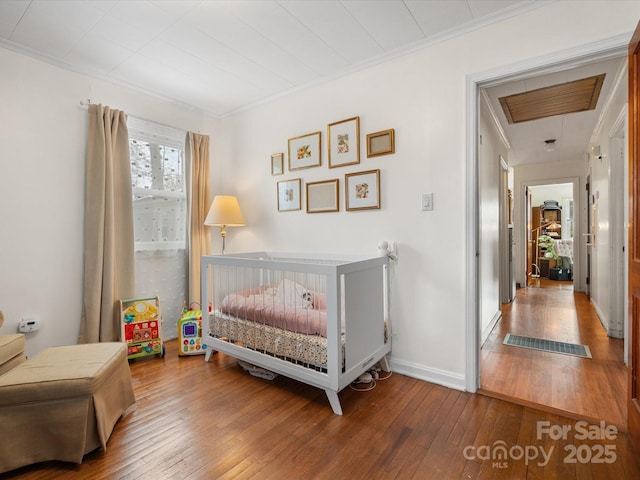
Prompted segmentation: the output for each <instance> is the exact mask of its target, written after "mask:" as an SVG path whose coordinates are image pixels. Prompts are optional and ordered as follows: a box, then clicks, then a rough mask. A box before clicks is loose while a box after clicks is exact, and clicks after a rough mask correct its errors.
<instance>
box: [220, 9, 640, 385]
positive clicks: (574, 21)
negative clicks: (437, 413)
mask: <svg viewBox="0 0 640 480" xmlns="http://www.w3.org/2000/svg"><path fill="white" fill-rule="evenodd" d="M577 6H579V7H580V8H576V7H577ZM639 17H640V3H636V2H616V5H615V6H612V2H579V5H578V4H577V3H576V2H553V3H551V4H547V5H545V6H543V7H541V8H539V9H537V10H534V11H532V12H529V13H527V14H524V15H522V16H520V17H517V18H512V19H509V20H506V21H503V22H501V23H499V24H495V25H493V26H491V27H490V28H486V29H482V30H478V31H475V32H472V33H469V34H467V35H464V36H461V37H458V38H455V39H451V40H449V41H445V42H442V43H439V44H436V45H433V46H430V47H428V48H424V49H422V50H418V51H416V52H414V53H411V54H408V55H406V56H404V57H401V58H397V59H394V60H390V61H388V62H386V63H385V64H382V65H378V66H374V67H371V68H369V69H367V70H363V71H360V72H358V73H353V74H351V75H348V76H345V77H343V78H340V79H336V80H335V81H333V82H330V83H326V84H322V85H318V86H315V87H313V88H309V89H307V90H304V91H300V92H296V93H293V94H291V95H289V96H286V97H283V98H281V99H278V100H276V101H272V102H269V103H265V104H263V105H261V106H258V107H256V108H254V109H252V110H250V111H247V112H244V113H240V114H237V115H235V116H234V117H232V118H229V119H226V120H225V122H224V123H225V125H224V128H225V132H224V134H222V135H221V143H219V144H218V145H217V147H214V148H217V152H216V153H217V155H216V156H217V158H219V159H221V160H222V162H221V163H220V164H219V165H218V170H217V171H216V172H215V173H214V184H215V187H216V188H217V189H219V190H220V191H226V192H231V193H236V194H238V195H239V198H240V201H241V204H242V206H243V209H244V211H245V214H246V220H247V227H245V228H243V229H236V230H233V231H232V232H231V233H230V236H229V237H228V240H229V242H228V248H229V249H230V250H235V251H241V250H253V249H259V248H264V249H275V250H286V251H296V250H298V251H322V252H344V253H355V252H363V251H369V252H371V253H372V254H375V251H376V244H377V243H378V241H379V240H382V239H386V240H388V241H395V242H397V244H398V246H399V259H398V261H397V263H396V264H395V265H394V267H393V274H392V282H393V285H392V294H391V302H392V305H391V308H392V321H393V332H394V335H393V353H392V355H393V358H392V365H393V367H394V368H395V369H396V370H397V371H399V372H404V373H408V374H411V375H415V376H416V377H419V378H425V379H428V380H432V381H437V382H440V383H444V384H448V385H454V386H457V387H460V388H464V385H465V382H464V375H465V361H466V355H467V353H466V351H465V322H466V312H467V310H466V305H465V298H466V294H467V291H466V288H467V279H466V274H465V267H466V264H467V262H470V261H473V259H468V258H466V254H465V252H466V235H467V232H468V226H467V225H466V224H465V218H466V217H465V215H466V202H467V191H466V175H467V167H466V166H467V159H466V145H467V142H468V141H474V139H468V138H467V132H466V81H467V78H468V76H469V75H473V74H474V73H477V72H484V71H488V70H492V69H498V68H500V67H502V66H505V65H510V64H515V63H519V62H522V61H523V60H525V59H534V58H539V57H540V56H543V55H550V54H552V53H554V52H557V51H559V50H563V49H571V48H577V47H578V46H581V45H585V44H587V43H591V42H595V41H598V40H602V39H605V38H612V37H615V36H616V35H619V34H622V33H624V34H629V35H630V33H631V32H632V31H633V29H634V27H635V24H636V21H637V19H638V18H639ZM596 24H597V25H598V28H585V26H586V25H596ZM355 115H359V116H360V121H361V140H363V139H364V138H365V135H366V134H367V133H370V132H375V131H378V130H382V129H387V128H395V132H396V153H395V155H392V156H384V157H378V158H371V159H367V158H365V156H364V155H363V156H362V160H361V163H360V164H359V165H357V166H349V167H342V168H337V169H328V168H327V166H326V165H327V161H326V143H323V149H324V151H325V153H323V156H324V158H323V164H322V166H321V167H318V168H311V169H307V170H302V171H296V172H290V173H289V172H287V174H285V175H284V176H282V177H280V178H283V179H289V178H298V177H300V178H302V179H303V181H304V182H308V181H315V180H321V179H330V178H339V179H340V181H341V183H342V182H343V179H344V174H345V173H347V172H353V171H358V170H368V169H373V168H379V169H380V170H381V175H382V179H381V190H382V208H381V209H380V210H374V211H364V212H345V211H344V199H342V200H341V202H342V207H341V211H340V212H339V213H331V214H314V215H307V214H305V213H304V212H303V211H300V212H286V213H278V212H277V211H276V196H275V192H276V182H277V180H278V178H277V177H271V176H270V175H269V158H270V155H271V154H272V153H275V152H286V148H287V139H288V138H292V137H295V136H298V135H302V134H306V133H309V132H315V131H318V130H321V131H322V132H323V134H322V135H323V136H322V138H323V142H325V133H326V126H327V124H329V123H332V122H335V121H338V120H342V119H345V118H350V117H353V116H355ZM576 168H579V170H580V172H581V173H582V172H583V171H584V165H579V166H575V165H573V166H571V167H569V168H568V171H570V173H567V175H569V176H571V177H574V176H576V175H578V174H577V173H575V170H576ZM341 188H343V187H342V185H341ZM429 192H432V193H433V194H434V210H433V211H431V212H422V211H420V208H419V207H420V195H421V193H429ZM515 195H516V199H517V195H518V192H517V191H516V192H515ZM516 207H517V204H516ZM520 241H522V240H520ZM218 248H219V247H218ZM521 268H522V267H521Z"/></svg>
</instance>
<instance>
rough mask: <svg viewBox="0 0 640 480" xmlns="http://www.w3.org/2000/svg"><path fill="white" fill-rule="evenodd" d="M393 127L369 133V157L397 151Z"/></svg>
mask: <svg viewBox="0 0 640 480" xmlns="http://www.w3.org/2000/svg"><path fill="white" fill-rule="evenodd" d="M394 136H395V135H394V131H393V128H390V129H389V130H383V131H381V132H375V133H369V134H368V135H367V157H377V156H379V155H389V154H390V153H395V151H396V144H395V139H394Z"/></svg>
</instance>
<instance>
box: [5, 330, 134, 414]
mask: <svg viewBox="0 0 640 480" xmlns="http://www.w3.org/2000/svg"><path fill="white" fill-rule="evenodd" d="M126 357H127V349H126V346H125V344H123V343H115V342H114V343H98V344H88V345H70V346H65V347H52V348H48V349H46V350H44V351H43V352H41V353H40V354H38V355H36V356H35V357H33V358H31V359H29V360H27V361H26V362H24V363H22V364H21V365H19V366H18V367H16V368H14V369H13V370H11V371H9V372H7V373H5V374H4V375H2V376H0V390H1V391H2V395H0V406H2V405H11V404H17V403H23V402H37V401H43V400H48V401H51V400H54V399H63V398H72V397H77V396H79V395H92V394H94V393H95V392H96V391H97V390H98V389H99V388H100V386H101V385H102V384H103V383H104V382H105V380H106V379H108V378H109V377H110V376H111V375H112V374H113V372H114V371H115V370H116V369H117V368H118V367H119V366H120V365H121V364H122V363H127V359H126Z"/></svg>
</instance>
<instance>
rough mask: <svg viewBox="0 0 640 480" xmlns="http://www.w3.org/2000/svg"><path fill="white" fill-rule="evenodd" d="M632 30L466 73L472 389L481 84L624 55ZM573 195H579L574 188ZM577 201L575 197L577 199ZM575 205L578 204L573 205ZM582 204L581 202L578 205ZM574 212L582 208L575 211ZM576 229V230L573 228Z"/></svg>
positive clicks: (476, 359)
mask: <svg viewBox="0 0 640 480" xmlns="http://www.w3.org/2000/svg"><path fill="white" fill-rule="evenodd" d="M631 35H632V32H629V33H627V34H622V35H617V36H615V37H611V38H608V39H604V40H600V41H598V42H593V43H588V44H586V45H582V46H579V47H575V48H571V49H568V50H562V51H559V52H555V53H550V54H547V55H543V56H540V57H537V58H533V59H528V60H524V61H522V62H518V63H515V64H511V65H506V66H504V67H501V68H496V69H493V70H489V71H485V72H479V73H474V74H470V75H467V81H466V83H467V161H466V175H467V178H466V185H467V192H469V193H468V196H467V201H466V212H465V220H466V225H467V228H466V248H465V250H466V261H465V271H466V278H467V281H466V285H465V288H466V290H465V292H466V294H465V302H466V307H465V310H466V319H467V322H466V329H465V330H466V334H465V347H466V358H465V385H466V389H467V390H468V391H470V392H475V391H476V390H477V389H478V387H479V386H480V334H479V332H478V330H479V319H480V314H479V311H478V288H479V280H478V274H479V268H478V255H479V252H478V245H479V243H478V235H479V234H480V231H479V225H478V208H479V203H478V188H477V185H478V145H477V131H478V113H479V94H478V91H479V86H480V85H482V87H483V88H488V87H489V86H492V85H498V84H500V83H504V82H505V81H507V80H515V79H518V78H519V79H522V78H525V77H528V76H531V75H532V74H533V73H534V72H535V73H536V74H540V73H542V72H545V73H549V72H552V71H560V70H564V69H567V68H572V67H576V66H579V65H584V64H587V63H592V62H594V61H597V60H602V59H605V58H611V57H614V56H615V57H619V56H625V55H626V54H627V46H628V43H629V40H630V38H631ZM574 198H579V195H576V192H575V191H574ZM574 201H575V200H574ZM574 205H575V204H574ZM576 207H579V205H576ZM574 211H579V210H575V209H574ZM574 231H576V230H574Z"/></svg>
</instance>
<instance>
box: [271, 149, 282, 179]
mask: <svg viewBox="0 0 640 480" xmlns="http://www.w3.org/2000/svg"><path fill="white" fill-rule="evenodd" d="M283 173H284V153H274V154H273V155H271V175H282V174H283Z"/></svg>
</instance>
